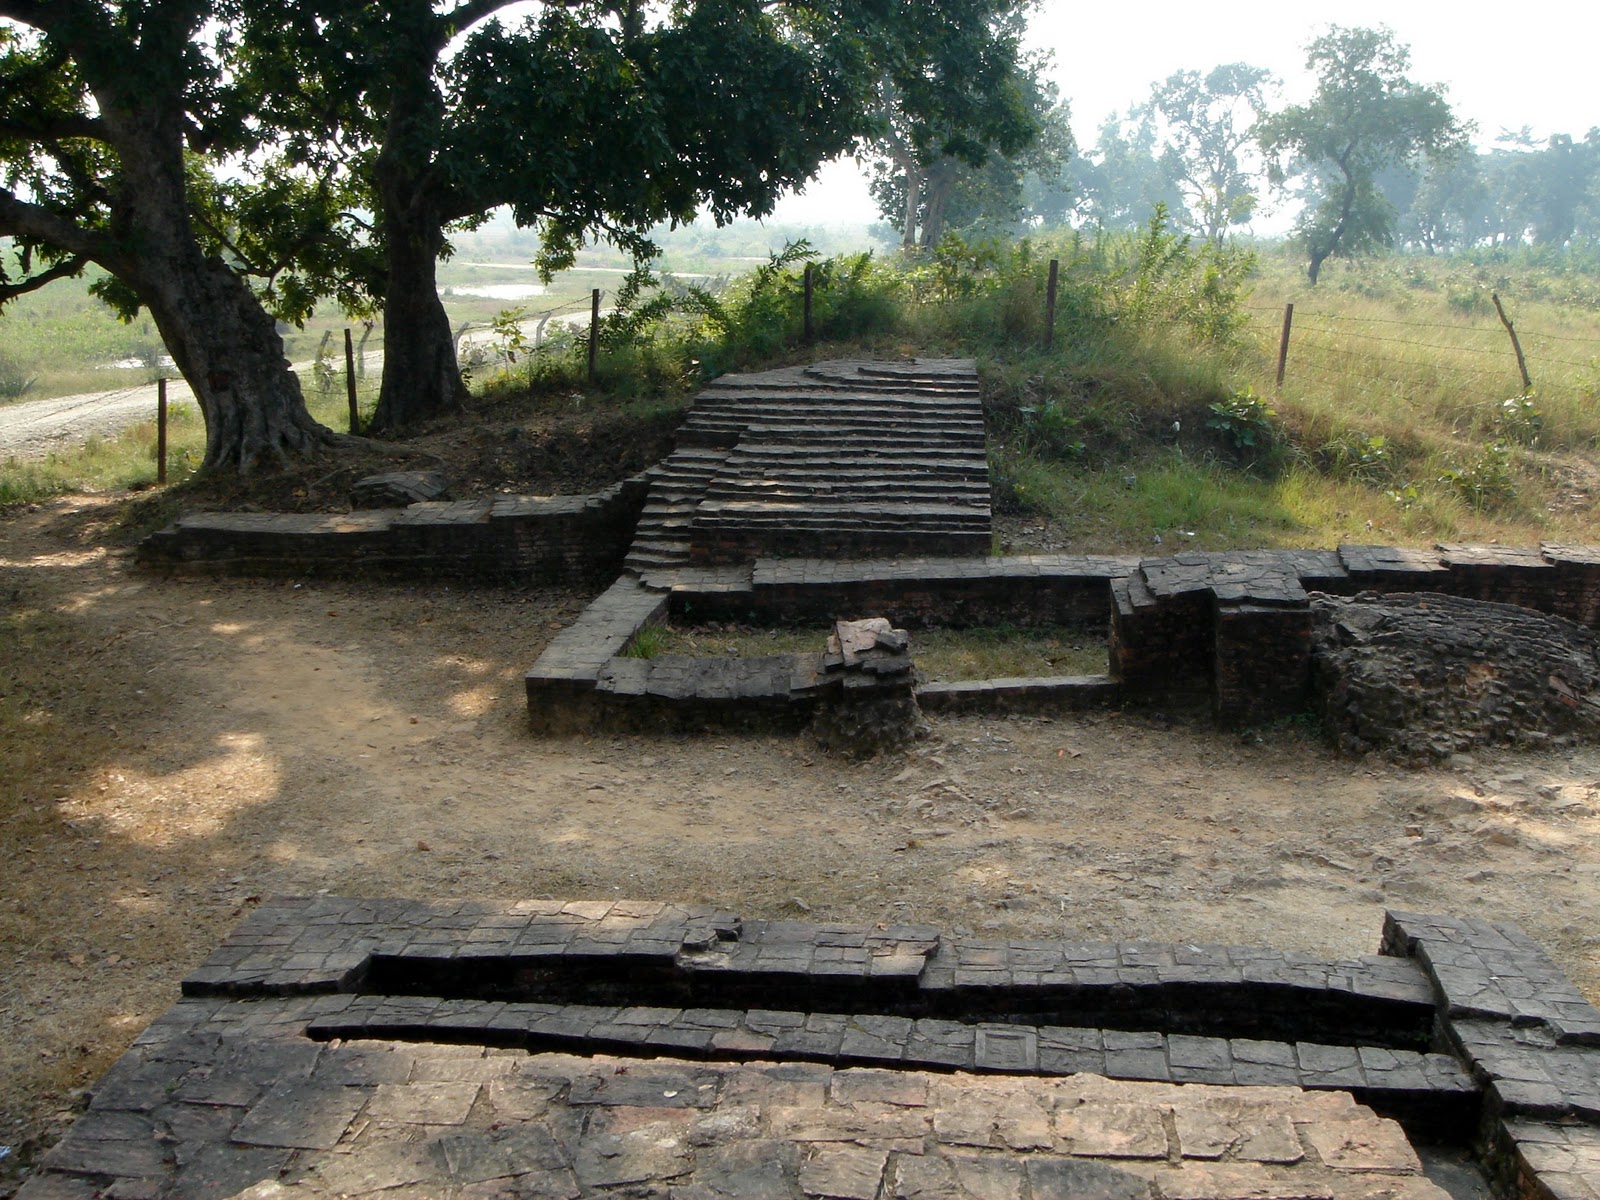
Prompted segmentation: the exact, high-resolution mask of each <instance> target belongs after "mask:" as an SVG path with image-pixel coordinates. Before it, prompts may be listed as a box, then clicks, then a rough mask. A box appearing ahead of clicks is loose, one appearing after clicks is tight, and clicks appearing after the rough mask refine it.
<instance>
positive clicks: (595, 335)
mask: <svg viewBox="0 0 1600 1200" xmlns="http://www.w3.org/2000/svg"><path fill="white" fill-rule="evenodd" d="M599 353H600V289H599V288H595V289H594V292H593V293H592V294H591V295H590V297H589V386H590V387H593V386H594V376H595V364H596V362H597V361H598V360H597V358H596V355H598V354H599Z"/></svg>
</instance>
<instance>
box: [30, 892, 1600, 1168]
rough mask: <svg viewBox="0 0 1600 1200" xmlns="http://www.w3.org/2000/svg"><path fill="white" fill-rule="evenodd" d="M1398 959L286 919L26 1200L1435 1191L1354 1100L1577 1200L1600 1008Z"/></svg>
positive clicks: (1468, 969) (655, 913) (224, 978)
mask: <svg viewBox="0 0 1600 1200" xmlns="http://www.w3.org/2000/svg"><path fill="white" fill-rule="evenodd" d="M1383 949H1384V951H1385V953H1384V954H1383V955H1379V956H1372V957H1368V958H1362V959H1357V960H1351V961H1348V962H1320V961H1317V960H1314V959H1311V958H1308V957H1306V956H1303V955H1294V954H1284V953H1280V952H1276V951H1271V950H1266V949H1261V948H1246V947H1217V946H1188V945H1164V944H1150V943H1135V942H1120V943H1101V944H1074V943H1056V942H1015V941H980V940H974V939H970V938H948V937H945V936H943V935H941V934H940V933H939V932H938V931H936V930H933V929H930V928H927V927H923V926H888V927H871V928H859V927H849V926H836V925H820V924H808V923H800V922H788V921H744V920H740V919H739V918H738V917H736V916H735V915H733V914H731V913H727V912H720V911H717V910H715V909H710V908H702V907H696V906H683V905H669V904H661V903H643V902H615V903H613V902H606V901H598V902H575V903H562V902H559V901H550V902H544V901H539V902H529V903H522V904H512V905H499V904H485V903H433V904H427V903H412V902H403V901H381V900H377V901H375V900H362V899H345V898H337V897H316V898H311V899H303V900H277V901H272V902H270V903H268V904H266V905H263V906H262V907H261V908H260V909H258V910H257V911H256V912H255V913H254V914H253V915H252V916H251V917H250V918H249V919H248V920H247V921H246V922H245V923H244V924H243V925H242V926H240V928H239V929H238V930H237V931H236V932H235V933H234V934H233V935H232V936H231V937H229V939H228V940H227V941H226V942H225V943H224V944H223V945H222V946H221V947H220V948H219V949H218V950H217V951H216V952H215V953H214V954H213V955H212V956H211V957H210V958H209V959H208V960H207V962H206V963H205V964H204V965H203V966H202V967H200V968H199V969H198V970H196V971H195V972H194V973H193V974H192V975H191V976H190V977H189V978H188V979H187V980H185V982H184V999H183V1000H182V1001H180V1002H179V1003H178V1004H177V1005H175V1006H174V1007H173V1008H172V1009H171V1010H169V1011H168V1012H167V1013H166V1014H165V1015H164V1016H162V1017H161V1018H160V1019H158V1020H157V1021H156V1022H155V1023H154V1024H153V1025H151V1027H150V1028H149V1029H147V1030H146V1031H145V1032H144V1033H143V1034H141V1035H140V1037H139V1038H138V1039H137V1041H136V1043H135V1045H134V1046H133V1048H132V1049H131V1050H130V1051H129V1052H128V1054H127V1055H125V1056H124V1057H123V1058H122V1059H121V1060H120V1061H119V1062H118V1063H117V1064H116V1066H115V1067H113V1069H112V1070H111V1071H110V1072H109V1073H108V1074H107V1075H106V1077H105V1078H104V1079H102V1080H101V1081H100V1083H99V1084H98V1085H97V1086H96V1087H95V1089H94V1099H93V1103H92V1105H91V1107H90V1109H89V1111H88V1112H87V1113H86V1114H85V1115H84V1116H83V1117H82V1118H81V1119H80V1120H79V1121H78V1122H77V1123H76V1124H75V1125H74V1126H73V1128H72V1129H71V1131H69V1133H68V1134H67V1136H66V1138H65V1139H64V1140H63V1141H62V1143H61V1144H60V1145H59V1146H57V1147H56V1148H55V1149H54V1150H53V1151H51V1152H50V1154H49V1155H48V1156H46V1158H45V1160H44V1163H43V1166H42V1168H41V1170H40V1171H39V1172H38V1173H36V1175H35V1176H34V1177H33V1178H31V1179H30V1180H29V1181H28V1182H27V1183H26V1184H25V1185H24V1188H23V1190H22V1192H21V1193H20V1196H21V1197H22V1198H24V1200H47V1198H51V1197H73V1198H81V1200H87V1198H88V1197H90V1196H100V1195H104V1196H122V1197H133V1196H149V1197H169V1196H170V1197H190V1196H195V1197H198V1196H210V1197H221V1196H234V1195H242V1196H243V1197H248V1198H249V1200H267V1198H269V1197H275V1198H277V1200H284V1198H285V1197H295V1196H307V1197H321V1196H331V1195H367V1194H371V1193H376V1192H379V1191H382V1192H384V1194H385V1195H387V1196H390V1197H391V1198H398V1197H401V1196H418V1197H420V1196H436V1195H462V1196H479V1195H483V1196H491V1195H529V1196H545V1195H561V1196H580V1195H662V1196H666V1195H673V1196H684V1197H691V1196H701V1195H705V1196H720V1195H729V1196H766V1195H770V1196H784V1197H790V1196H793V1197H798V1196H802V1195H805V1196H857V1195H859V1196H864V1197H878V1196H906V1197H910V1196H916V1195H940V1196H952V1197H962V1196H975V1197H986V1196H991V1195H999V1196H1017V1197H1025V1196H1028V1195H1030V1194H1031V1195H1032V1196H1036V1197H1037V1196H1041V1195H1073V1196H1076V1195H1117V1196H1129V1197H1144V1198H1147V1200H1161V1198H1167V1200H1177V1198H1179V1197H1197V1198H1198V1197H1216V1198H1219V1200H1220V1198H1224V1197H1231V1196H1251V1197H1257V1198H1265V1197H1283V1198H1285V1200H1287V1198H1288V1197H1291V1196H1293V1197H1309V1196H1316V1197H1329V1198H1332V1197H1340V1198H1342V1197H1345V1196H1350V1197H1355V1196H1378V1195H1384V1196H1418V1197H1421V1196H1430V1197H1432V1196H1439V1195H1442V1193H1441V1192H1439V1191H1437V1189H1435V1188H1434V1187H1433V1186H1432V1185H1431V1184H1429V1183H1428V1182H1427V1181H1426V1180H1425V1179H1423V1178H1422V1177H1421V1175H1420V1173H1419V1168H1418V1164H1417V1159H1416V1157H1415V1155H1414V1154H1413V1153H1412V1151H1411V1149H1410V1146H1409V1144H1408V1143H1407V1140H1406V1137H1405V1135H1404V1134H1403V1133H1402V1132H1401V1130H1400V1129H1399V1128H1397V1127H1396V1126H1394V1125H1392V1124H1389V1123H1387V1122H1385V1121H1383V1120H1380V1119H1379V1118H1378V1117H1376V1116H1374V1115H1373V1112H1372V1111H1369V1109H1368V1108H1367V1107H1363V1106H1370V1109H1373V1110H1376V1111H1377V1112H1378V1113H1380V1114H1386V1115H1388V1116H1391V1117H1398V1118H1399V1119H1400V1120H1401V1121H1402V1122H1403V1123H1404V1124H1405V1125H1406V1126H1407V1127H1408V1128H1410V1129H1412V1130H1414V1131H1418V1132H1425V1133H1427V1134H1429V1135H1430V1136H1431V1137H1444V1138H1446V1139H1448V1140H1452V1141H1454V1142H1455V1143H1457V1144H1458V1145H1472V1146H1475V1147H1477V1148H1478V1150H1479V1151H1480V1152H1481V1153H1482V1154H1483V1155H1484V1159H1485V1164H1486V1167H1487V1169H1488V1170H1489V1171H1490V1173H1491V1174H1492V1175H1493V1176H1494V1178H1495V1180H1496V1182H1497V1183H1498V1185H1499V1186H1500V1188H1501V1189H1503V1190H1504V1191H1505V1192H1506V1193H1507V1194H1512V1193H1515V1194H1520V1195H1540V1196H1550V1197H1560V1198H1563V1200H1564V1198H1566V1197H1588V1196H1591V1195H1593V1194H1594V1188H1595V1185H1596V1184H1597V1183H1600V1082H1597V1079H1600V1074H1597V1071H1596V1067H1597V1066H1600V1012H1597V1011H1596V1010H1595V1009H1594V1008H1593V1007H1592V1006H1590V1005H1589V1004H1588V1003H1587V1002H1585V1001H1584V1000H1583V998H1582V997H1581V996H1580V995H1578V993H1577V992H1576V990H1575V989H1574V988H1573V987H1572V986H1571V984H1570V983H1568V982H1567V981H1566V980H1565V979H1564V977H1562V976H1561V974H1560V972H1559V971H1558V970H1557V969H1556V968H1555V966H1554V964H1552V963H1551V962H1550V960H1549V959H1548V958H1547V957H1546V956H1545V955H1544V953H1543V952H1542V951H1541V950H1540V949H1539V947H1538V946H1537V945H1535V944H1534V943H1533V942H1531V941H1530V940H1529V939H1528V938H1526V937H1525V936H1524V935H1522V934H1521V933H1520V931H1518V930H1517V929H1515V927H1512V926H1507V925H1498V924H1492V923H1489V922H1484V921H1473V920H1460V919H1457V918H1451V917H1441V916H1431V917H1429V916H1415V915H1409V914H1401V913H1391V914H1389V916H1388V918H1387V921H1386V924H1385V930H1384V935H1383ZM734 1167H737V1170H734V1169H733V1168H734ZM969 1171H970V1172H977V1174H975V1175H971V1176H970V1177H969V1174H968V1172H969ZM728 1172H731V1173H728ZM752 1172H753V1173H752ZM940 1181H943V1182H940ZM1027 1187H1031V1188H1032V1189H1033V1190H1032V1191H1031V1193H1030V1192H1028V1191H1027V1190H1026V1188H1027ZM247 1188H251V1189H253V1190H250V1191H246V1190H245V1189H247ZM629 1188H635V1189H641V1188H642V1189H644V1190H633V1191H629V1190H626V1189H629ZM1052 1188H1054V1189H1056V1190H1051V1189H1052ZM391 1189H396V1190H391ZM851 1189H854V1190H851ZM919 1189H921V1190H919ZM1061 1189H1065V1190H1061Z"/></svg>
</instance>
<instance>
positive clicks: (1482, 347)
mask: <svg viewBox="0 0 1600 1200" xmlns="http://www.w3.org/2000/svg"><path fill="white" fill-rule="evenodd" d="M1245 308H1246V309H1247V310H1248V311H1249V312H1251V313H1253V314H1259V315H1258V316H1257V317H1256V318H1255V320H1256V322H1257V324H1258V326H1259V327H1261V328H1262V330H1263V333H1265V332H1266V330H1267V329H1268V327H1269V325H1270V324H1271V323H1273V322H1274V319H1275V318H1280V317H1281V318H1282V332H1281V334H1280V335H1279V339H1278V358H1277V362H1278V372H1277V382H1278V384H1280V385H1281V384H1282V383H1283V382H1284V381H1285V379H1286V378H1289V379H1292V378H1294V376H1295V375H1296V374H1297V373H1298V374H1300V375H1301V376H1302V377H1304V374H1305V373H1306V372H1308V371H1316V370H1318V369H1319V368H1320V365H1321V364H1322V363H1324V362H1325V361H1327V360H1334V361H1338V362H1340V363H1343V364H1346V365H1347V366H1348V365H1350V364H1357V363H1359V364H1361V365H1362V366H1363V367H1364V368H1365V369H1366V370H1367V372H1368V373H1369V374H1370V375H1373V376H1376V377H1378V378H1387V379H1392V380H1394V381H1395V382H1398V383H1404V382H1411V381H1414V380H1415V379H1416V378H1417V377H1418V375H1419V374H1432V375H1442V376H1447V377H1449V379H1450V380H1451V381H1452V382H1453V383H1454V384H1456V385H1457V386H1459V387H1461V388H1463V389H1469V390H1477V389H1482V390H1483V391H1484V392H1485V399H1488V398H1490V397H1493V398H1495V399H1504V398H1505V397H1507V396H1512V395H1518V394H1524V393H1527V392H1529V391H1532V392H1535V393H1537V394H1538V395H1540V396H1543V397H1547V398H1556V397H1559V398H1562V399H1566V400H1574V401H1586V402H1589V403H1594V402H1595V401H1596V397H1597V394H1600V339H1596V338H1592V337H1580V336H1574V335H1572V334H1566V333H1559V332H1555V331H1544V330H1540V329H1538V328H1536V327H1534V328H1529V327H1527V326H1526V325H1524V324H1517V325H1516V326H1515V327H1513V325H1512V322H1511V321H1510V319H1509V317H1505V316H1499V317H1497V316H1496V315H1495V314H1492V313H1491V314H1489V315H1487V316H1484V317H1483V318H1481V320H1480V321H1479V323H1477V324H1472V323H1469V321H1470V318H1463V320H1461V321H1455V322H1447V321H1429V320H1411V319H1406V318H1400V317H1383V316H1369V315H1366V314H1353V313H1341V312H1333V311H1329V310H1325V309H1319V308H1312V307H1309V306H1306V305H1303V304H1290V305H1286V306H1284V307H1282V308H1280V307H1277V306H1275V305H1246V306H1245ZM1585 350H1590V351H1592V352H1593V353H1590V354H1588V355H1585V354H1584V351H1585Z"/></svg>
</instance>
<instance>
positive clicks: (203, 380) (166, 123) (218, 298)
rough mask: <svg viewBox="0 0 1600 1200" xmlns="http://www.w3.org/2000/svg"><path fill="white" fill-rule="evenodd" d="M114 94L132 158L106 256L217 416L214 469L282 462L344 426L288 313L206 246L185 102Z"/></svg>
mask: <svg viewBox="0 0 1600 1200" xmlns="http://www.w3.org/2000/svg"><path fill="white" fill-rule="evenodd" d="M110 95H111V98H110V99H109V100H107V101H106V102H104V103H103V105H102V111H103V113H104V119H105V121H106V123H107V125H108V127H110V129H111V130H112V137H111V140H112V143H113V144H114V145H115V146H116V149H117V152H118V155H119V157H120V159H121V163H122V172H123V180H122V189H121V192H120V194H119V195H118V196H117V197H116V198H115V200H114V202H113V217H112V226H111V232H112V234H113V238H112V239H111V240H108V241H105V242H102V243H100V245H99V247H98V249H97V251H96V252H95V253H94V257H95V259H96V261H98V262H99V263H100V264H101V265H102V266H104V267H105V268H106V269H107V270H109V271H110V272H111V273H112V274H113V275H114V276H116V277H117V278H118V279H120V280H121V281H122V282H123V283H125V284H127V285H128V286H129V287H130V288H131V289H132V290H133V291H134V293H135V294H136V295H137V296H138V298H139V300H140V302H141V303H142V304H144V305H145V307H146V308H148V309H149V310H150V315H151V316H152V317H153V318H154V319H155V323H156V327H157V328H158V329H159V330H160V331H161V338H162V341H163V342H165V343H166V347H167V351H168V353H170V354H171V355H172V359H173V362H174V363H176V364H177V367H178V370H179V371H180V372H181V373H182V375H183V377H184V379H185V380H186V381H187V382H188V384H189V386H190V388H191V389H193V391H194V394H195V398H196V400H198V401H199V404H200V411H201V413H202V414H203V415H204V417H205V423H206V454H205V459H204V461H203V462H202V463H201V469H202V470H203V471H217V470H222V469H224V468H231V469H234V470H237V471H239V472H240V473H246V472H248V471H250V470H251V469H252V468H253V467H255V466H256V464H257V463H259V462H261V461H262V460H263V459H268V460H272V461H274V462H275V463H277V464H283V463H286V462H287V461H289V460H290V459H292V458H299V457H303V456H304V455H306V454H308V453H310V452H311V451H312V450H314V449H316V448H317V447H319V446H326V445H331V444H333V443H334V442H335V441H336V440H337V435H336V434H334V433H333V432H332V431H331V430H329V429H326V428H324V427H323V426H321V425H319V424H317V423H316V422H315V421H313V420H312V419H311V414H310V413H308V412H307V411H306V406H305V398H304V396H303V395H302V394H301V391H300V380H299V379H298V378H297V377H296V376H295V374H294V372H292V371H291V370H289V363H288V360H287V359H286V358H285V357H284V353H283V339H282V338H280V337H279V336H278V330H277V324H276V322H275V321H274V320H273V318H272V316H271V314H270V313H268V312H267V310H266V309H265V308H264V307H263V306H262V304H261V301H260V300H259V299H258V298H257V297H256V295H255V293H253V292H252V291H251V290H250V286H249V284H248V283H247V282H246V280H245V278H244V277H243V276H241V275H240V274H238V272H236V271H234V270H232V269H231V268H230V267H228V266H227V264H226V263H224V262H223V261H222V260H221V259H220V258H214V257H213V258H207V257H206V256H205V254H204V252H203V251H202V249H201V247H200V244H199V242H198V241H197V240H196V238H195V234H194V229H193V227H192V225H191V224H190V219H189V198H188V187H187V180H186V178H185V174H184V167H183V140H182V136H181V131H182V127H183V124H182V109H181V107H180V106H178V105H177V104H176V103H171V104H166V105H162V104H158V103H151V104H148V105H145V104H141V103H139V99H140V98H139V97H137V96H135V97H132V98H131V99H130V98H128V97H123V96H122V95H120V93H111V94H110Z"/></svg>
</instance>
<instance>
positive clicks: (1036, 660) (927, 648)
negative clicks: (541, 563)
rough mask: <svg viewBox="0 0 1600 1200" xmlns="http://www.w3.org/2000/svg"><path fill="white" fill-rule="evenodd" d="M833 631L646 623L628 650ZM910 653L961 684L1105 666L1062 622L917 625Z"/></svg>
mask: <svg viewBox="0 0 1600 1200" xmlns="http://www.w3.org/2000/svg"><path fill="white" fill-rule="evenodd" d="M830 632H831V630H830V629H790V628H781V629H757V628H751V627H749V626H715V627H682V626H671V625H650V626H646V627H645V628H644V629H642V630H640V631H639V634H638V636H636V637H635V639H634V641H633V643H632V645H631V646H630V647H629V649H628V650H627V651H626V653H627V654H628V655H629V656H631V657H634V658H655V657H657V656H658V655H662V654H683V655H689V656H691V657H701V658H704V657H715V658H721V657H724V656H726V657H728V658H761V657H766V656H769V655H786V654H817V653H821V652H822V651H823V650H824V649H825V648H826V647H827V644H828V635H829V633H830ZM911 653H912V656H913V657H914V658H915V659H916V664H917V671H918V672H919V674H920V675H921V676H922V678H923V679H926V680H930V681H934V682H958V681H961V680H972V679H1000V678H1006V677H1010V676H1040V675H1043V676H1051V675H1100V674H1104V673H1105V670H1106V653H1107V652H1106V643H1105V639H1104V638H1103V637H1100V638H1097V637H1095V636H1094V635H1093V634H1091V633H1087V632H1085V631H1084V630H1082V629H1074V628H1071V627H1067V626H1054V625H1045V626H1032V627H1025V628H1024V627H1016V626H997V627H992V628H977V629H918V630H914V631H913V632H912V634H911Z"/></svg>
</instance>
